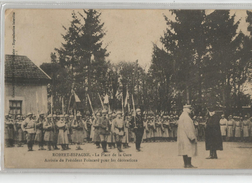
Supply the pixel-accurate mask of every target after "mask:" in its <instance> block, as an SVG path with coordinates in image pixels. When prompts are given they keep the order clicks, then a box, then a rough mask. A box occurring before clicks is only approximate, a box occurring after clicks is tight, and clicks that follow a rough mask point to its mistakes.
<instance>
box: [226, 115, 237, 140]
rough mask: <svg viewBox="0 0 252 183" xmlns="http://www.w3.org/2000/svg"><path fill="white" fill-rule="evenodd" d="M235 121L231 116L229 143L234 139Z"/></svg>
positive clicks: (228, 126)
mask: <svg viewBox="0 0 252 183" xmlns="http://www.w3.org/2000/svg"><path fill="white" fill-rule="evenodd" d="M234 123H235V121H234V120H233V119H232V116H229V118H228V122H227V141H232V140H233V137H234V126H235V124H234Z"/></svg>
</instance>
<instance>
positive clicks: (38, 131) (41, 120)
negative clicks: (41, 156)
mask: <svg viewBox="0 0 252 183" xmlns="http://www.w3.org/2000/svg"><path fill="white" fill-rule="evenodd" d="M42 115H43V114H40V115H39V118H38V120H37V121H36V135H35V141H36V142H38V144H39V150H45V148H44V147H43V146H44V137H43V136H44V134H43V123H44V121H45V119H44V117H42Z"/></svg>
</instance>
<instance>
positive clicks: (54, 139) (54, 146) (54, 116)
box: [52, 114, 59, 150]
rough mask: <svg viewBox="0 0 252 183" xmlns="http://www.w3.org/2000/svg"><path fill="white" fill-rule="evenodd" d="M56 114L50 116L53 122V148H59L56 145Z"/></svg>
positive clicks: (57, 130) (57, 132)
mask: <svg viewBox="0 0 252 183" xmlns="http://www.w3.org/2000/svg"><path fill="white" fill-rule="evenodd" d="M57 121H58V119H57V115H56V114H53V116H52V124H53V142H52V146H53V149H54V150H59V148H58V147H57V142H58V134H59V129H58V126H57V125H56V124H57Z"/></svg>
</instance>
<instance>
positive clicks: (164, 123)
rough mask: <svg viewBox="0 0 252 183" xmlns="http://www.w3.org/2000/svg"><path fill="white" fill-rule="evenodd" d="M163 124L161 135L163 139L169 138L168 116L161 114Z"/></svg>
mask: <svg viewBox="0 0 252 183" xmlns="http://www.w3.org/2000/svg"><path fill="white" fill-rule="evenodd" d="M163 126H164V133H163V137H164V139H165V141H168V140H169V130H170V123H169V116H167V115H165V116H163Z"/></svg>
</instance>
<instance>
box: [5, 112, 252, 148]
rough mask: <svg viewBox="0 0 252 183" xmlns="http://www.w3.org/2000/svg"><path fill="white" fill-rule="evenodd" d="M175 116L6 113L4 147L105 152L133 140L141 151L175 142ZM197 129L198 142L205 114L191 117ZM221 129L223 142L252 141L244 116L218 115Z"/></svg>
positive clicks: (250, 125)
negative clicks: (142, 146)
mask: <svg viewBox="0 0 252 183" xmlns="http://www.w3.org/2000/svg"><path fill="white" fill-rule="evenodd" d="M178 120H179V116H178V115H167V114H161V115H154V113H149V114H147V113H141V110H140V109H137V110H136V116H135V117H134V115H130V114H128V115H125V116H124V115H123V114H122V112H121V111H117V112H108V111H107V110H105V109H104V110H102V111H99V112H96V114H95V115H94V116H91V115H90V114H89V113H85V115H81V113H80V112H77V113H76V115H67V114H65V115H63V114H59V115H56V114H53V115H51V114H49V115H46V114H43V113H41V114H39V115H38V116H36V115H35V114H32V113H28V114H27V115H26V116H20V115H17V116H12V115H9V114H7V115H6V116H5V144H6V146H7V147H13V146H15V145H16V146H17V147H21V146H22V145H24V144H27V146H28V150H29V151H32V150H33V148H32V147H33V144H34V143H36V144H38V146H39V150H46V149H45V148H44V146H45V145H47V149H48V150H58V149H59V147H58V145H60V146H61V149H62V150H68V149H70V148H69V144H75V145H76V150H82V145H83V144H84V143H86V142H91V143H94V144H95V145H96V147H97V148H102V149H103V151H104V152H107V148H118V150H119V151H120V152H121V151H122V149H123V148H129V147H130V146H129V142H135V143H136V149H137V150H138V151H140V143H141V142H160V141H167V142H169V141H176V140H177V129H178ZM192 120H193V124H194V127H195V130H196V136H197V141H204V140H205V128H206V121H207V119H206V117H203V116H194V117H192ZM219 123H220V130H221V136H222V139H223V141H239V142H240V141H244V142H249V141H250V142H251V141H252V120H251V118H249V116H248V115H245V116H244V117H238V116H232V115H230V116H228V118H227V119H226V118H225V116H224V114H222V115H221V119H220V121H219Z"/></svg>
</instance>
